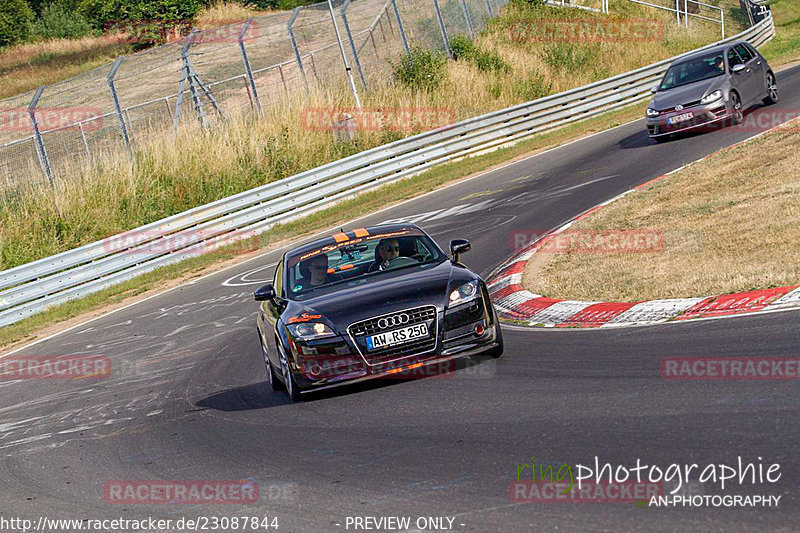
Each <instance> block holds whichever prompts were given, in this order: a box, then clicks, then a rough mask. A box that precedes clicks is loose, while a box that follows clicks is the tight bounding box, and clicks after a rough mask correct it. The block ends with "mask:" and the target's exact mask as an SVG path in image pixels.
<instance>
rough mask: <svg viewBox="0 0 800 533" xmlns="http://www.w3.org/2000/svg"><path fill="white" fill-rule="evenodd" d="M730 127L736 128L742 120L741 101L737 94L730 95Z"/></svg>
mask: <svg viewBox="0 0 800 533" xmlns="http://www.w3.org/2000/svg"><path fill="white" fill-rule="evenodd" d="M731 108H732V110H731V125H732V126H736V125H737V124H741V123H742V121H743V120H744V110H743V109H742V99H741V98H739V94H738V93H734V92H732V93H731Z"/></svg>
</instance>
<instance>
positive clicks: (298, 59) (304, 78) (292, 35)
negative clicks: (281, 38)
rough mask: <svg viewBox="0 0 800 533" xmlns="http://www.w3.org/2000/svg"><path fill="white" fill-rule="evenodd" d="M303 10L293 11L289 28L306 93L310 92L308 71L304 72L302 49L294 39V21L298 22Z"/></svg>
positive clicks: (295, 9) (299, 8)
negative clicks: (301, 56)
mask: <svg viewBox="0 0 800 533" xmlns="http://www.w3.org/2000/svg"><path fill="white" fill-rule="evenodd" d="M301 9H303V6H297V7H296V8H294V11H292V16H291V17H289V24H288V25H287V26H288V28H289V40H290V41H292V50H294V57H295V59H296V60H297V68H299V69H300V76H301V77H302V78H303V85H305V87H306V92H308V80H307V79H306V71H305V70H303V60H302V59H301V58H300V49H299V48H297V39H295V38H294V28H293V26H294V21H295V20H297V16H298V15H299V14H300V10H301Z"/></svg>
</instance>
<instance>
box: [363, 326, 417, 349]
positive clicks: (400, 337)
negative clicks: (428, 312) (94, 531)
mask: <svg viewBox="0 0 800 533" xmlns="http://www.w3.org/2000/svg"><path fill="white" fill-rule="evenodd" d="M427 336H428V326H427V325H425V324H414V325H413V326H407V327H405V328H400V329H394V330H392V331H384V332H383V333H378V334H377V335H370V336H369V337H367V349H369V350H377V349H378V348H383V347H384V346H391V345H392V344H402V343H404V342H408V341H411V340H414V339H419V338H420V337H427Z"/></svg>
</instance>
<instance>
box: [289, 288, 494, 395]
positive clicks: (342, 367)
mask: <svg viewBox="0 0 800 533" xmlns="http://www.w3.org/2000/svg"><path fill="white" fill-rule="evenodd" d="M488 302H490V300H488V293H487V294H485V295H484V297H479V298H477V299H476V300H475V301H474V302H473V303H472V304H465V305H463V306H461V307H459V308H456V309H451V310H448V311H446V312H442V311H439V312H438V316H437V317H436V322H437V327H436V331H437V333H436V335H437V340H436V343H435V349H433V350H428V351H425V352H422V353H419V354H412V355H408V356H404V357H402V358H401V359H398V360H394V361H390V362H387V363H384V364H367V360H366V359H365V358H364V357H363V356H362V355H361V354H360V353H354V350H353V348H355V342H353V346H352V347H351V348H350V350H349V353H347V354H341V355H339V354H338V353H337V354H336V355H334V353H333V351H337V352H338V350H328V352H329V355H326V356H320V355H311V356H308V357H303V356H301V357H300V358H298V359H297V364H296V365H293V366H294V367H295V370H296V372H295V379H296V381H297V384H298V386H299V387H300V389H301V391H302V392H311V391H315V390H323V389H328V388H331V387H338V386H342V385H346V384H352V383H358V382H361V381H366V380H372V379H380V378H392V379H414V378H419V377H426V376H433V375H446V374H449V373H451V372H452V371H453V370H455V369H456V368H455V365H452V364H449V362H450V361H452V360H454V359H458V358H462V357H469V356H474V355H480V354H481V353H484V352H487V351H489V350H493V349H495V348H497V347H498V346H499V344H500V342H499V336H498V332H497V329H496V328H499V323H498V322H497V318H496V315H495V313H494V311H493V309H492V307H491V304H490V303H488ZM477 326H480V328H481V329H482V333H481V334H478V333H477V332H476V327H477ZM341 340H342V341H344V339H341ZM332 342H335V343H337V344H336V348H338V349H341V348H342V345H341V344H339V343H338V341H332ZM300 349H301V350H307V348H300Z"/></svg>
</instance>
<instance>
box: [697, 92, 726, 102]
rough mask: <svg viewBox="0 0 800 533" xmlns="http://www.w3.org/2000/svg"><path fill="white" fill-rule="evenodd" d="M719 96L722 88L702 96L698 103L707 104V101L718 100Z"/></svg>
mask: <svg viewBox="0 0 800 533" xmlns="http://www.w3.org/2000/svg"><path fill="white" fill-rule="evenodd" d="M720 98H722V90H721V89H717V90H716V91H714V92H713V93H711V94H709V95H707V96H704V97H703V99H702V100H700V103H701V104H708V103H711V102H715V101H717V100H719V99H720Z"/></svg>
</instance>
